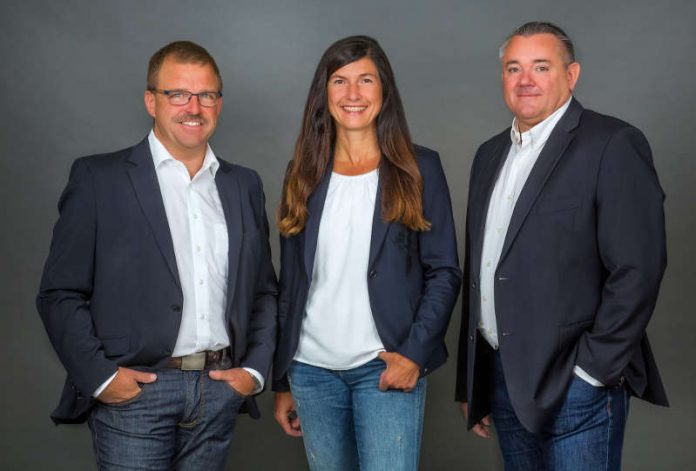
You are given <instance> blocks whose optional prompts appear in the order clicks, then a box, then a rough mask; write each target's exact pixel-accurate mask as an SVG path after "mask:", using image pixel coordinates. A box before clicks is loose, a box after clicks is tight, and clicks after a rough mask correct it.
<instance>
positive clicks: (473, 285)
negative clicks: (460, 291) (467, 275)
mask: <svg viewBox="0 0 696 471" xmlns="http://www.w3.org/2000/svg"><path fill="white" fill-rule="evenodd" d="M471 287H472V288H473V289H476V282H475V281H472V282H471Z"/></svg>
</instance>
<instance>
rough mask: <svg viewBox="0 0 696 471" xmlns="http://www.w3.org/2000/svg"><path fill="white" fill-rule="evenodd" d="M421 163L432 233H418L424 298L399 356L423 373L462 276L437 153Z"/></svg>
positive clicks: (425, 206)
mask: <svg viewBox="0 0 696 471" xmlns="http://www.w3.org/2000/svg"><path fill="white" fill-rule="evenodd" d="M419 151H420V152H423V150H420V149H419ZM419 160H420V170H421V175H422V177H423V213H424V215H425V218H426V219H427V220H428V221H429V222H430V223H431V229H430V230H429V231H422V232H419V233H418V242H419V244H418V249H419V259H420V263H421V266H422V267H423V279H424V282H423V291H422V293H423V294H422V296H421V299H420V304H419V306H418V310H417V312H416V316H415V320H414V322H413V324H412V325H411V329H410V332H409V335H408V337H407V338H406V339H405V341H404V342H403V343H402V344H401V345H400V346H399V347H398V348H397V352H398V353H400V354H401V355H404V356H405V357H407V358H409V359H411V360H412V361H414V362H415V363H416V364H418V366H420V367H421V368H422V369H423V368H424V367H425V366H426V365H427V362H428V358H429V357H430V354H431V353H432V352H433V350H434V349H435V348H436V347H437V346H439V345H440V344H441V343H442V341H443V339H444V336H445V332H446V331H447V326H448V324H449V320H450V316H451V315H452V309H453V308H454V304H455V302H456V301H457V296H458V294H459V287H460V284H461V279H462V273H461V270H460V268H459V258H458V256H457V239H456V232H455V227H454V218H453V216H452V203H451V201H450V195H449V188H448V186H447V180H446V178H445V173H444V171H443V170H442V165H441V163H440V157H439V155H438V154H437V153H436V152H433V151H427V154H426V155H423V156H421V157H420V158H419ZM425 372H426V371H424V373H425Z"/></svg>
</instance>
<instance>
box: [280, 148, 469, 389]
mask: <svg viewBox="0 0 696 471" xmlns="http://www.w3.org/2000/svg"><path fill="white" fill-rule="evenodd" d="M415 150H416V159H417V163H418V167H419V169H420V172H421V175H422V177H423V212H424V215H425V218H426V219H427V220H428V221H429V222H430V223H431V224H432V228H431V230H429V231H423V232H416V231H412V230H409V229H408V228H407V227H405V226H404V225H403V224H401V223H399V222H384V221H383V220H382V216H381V209H380V208H381V181H380V184H379V185H378V187H377V197H376V199H375V213H374V217H373V222H372V238H371V241H370V254H369V264H368V270H367V273H365V277H366V280H367V285H368V292H369V296H370V307H371V309H372V315H373V317H374V320H375V324H376V326H377V332H378V333H379V336H380V339H381V340H382V344H383V345H384V347H385V348H386V349H387V351H390V352H398V353H400V354H402V355H403V356H405V357H407V358H409V359H411V360H412V361H414V362H415V363H417V364H418V366H419V367H420V370H421V375H422V376H423V375H426V374H428V373H430V372H431V371H433V370H435V369H436V368H438V367H439V366H441V365H442V364H443V363H444V362H445V360H446V359H447V349H446V347H445V343H444V336H445V331H446V330H447V325H448V323H449V319H450V315H451V312H452V308H453V307H454V303H455V301H456V300H457V294H458V293H457V291H458V289H459V286H460V283H461V270H460V269H459V261H458V257H457V242H456V236H455V230H454V221H453V218H452V205H451V203H450V197H449V189H448V188H447V181H446V180H445V175H444V172H443V171H442V165H441V164H440V157H439V156H438V154H437V152H434V151H432V150H430V149H426V148H425V147H419V146H415ZM332 164H333V162H332V161H331V162H329V164H328V165H327V168H326V172H325V173H324V177H323V178H322V180H321V182H320V183H319V185H318V186H317V188H316V190H315V191H314V193H312V195H311V196H310V197H309V200H308V201H307V208H308V210H309V217H308V218H307V222H306V224H305V227H304V229H303V230H302V231H301V232H300V233H299V234H297V235H295V236H292V237H281V239H280V247H281V267H280V296H279V300H278V328H279V331H278V347H277V351H276V356H275V363H274V374H273V378H274V382H273V389H274V390H276V391H287V390H288V389H289V386H288V382H287V377H286V374H287V371H288V368H289V367H290V364H291V363H292V359H293V357H294V356H295V352H296V351H297V346H298V342H299V338H300V331H301V326H302V320H303V318H304V315H305V305H306V303H307V294H308V292H309V286H310V283H311V280H312V269H313V267H314V254H315V251H316V246H317V237H318V234H319V222H320V221H321V214H322V210H323V207H324V201H325V199H326V192H327V190H328V187H329V180H330V178H331V173H332V167H333V165H332Z"/></svg>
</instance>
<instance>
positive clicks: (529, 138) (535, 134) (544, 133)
mask: <svg viewBox="0 0 696 471" xmlns="http://www.w3.org/2000/svg"><path fill="white" fill-rule="evenodd" d="M572 99H573V97H572V96H571V97H570V98H568V101H566V102H565V103H564V104H563V105H562V106H561V107H560V108H558V109H557V110H556V111H554V112H553V113H551V115H549V116H548V117H547V118H546V119H545V120H543V121H542V122H540V123H538V124H537V125H535V126H533V127H531V128H529V129H528V130H526V131H525V132H519V131H518V130H517V118H514V119H513V120H512V127H511V128H510V139H511V140H512V143H513V144H514V145H516V146H517V147H518V148H519V147H522V146H524V145H527V143H529V145H531V146H532V148H533V149H535V150H538V149H540V148H541V147H542V146H543V145H544V144H546V141H547V140H548V138H549V136H550V135H551V131H553V128H555V127H556V124H558V121H560V120H561V117H562V116H563V114H564V113H565V112H566V110H567V109H568V107H569V106H570V101H571V100H572Z"/></svg>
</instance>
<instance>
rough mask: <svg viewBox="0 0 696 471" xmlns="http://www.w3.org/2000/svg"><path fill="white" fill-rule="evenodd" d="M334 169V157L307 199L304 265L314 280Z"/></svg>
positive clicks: (308, 277)
mask: <svg viewBox="0 0 696 471" xmlns="http://www.w3.org/2000/svg"><path fill="white" fill-rule="evenodd" d="M332 170H333V157H332V158H331V159H330V160H329V162H328V163H327V164H326V169H325V170H324V176H323V177H322V179H321V181H320V182H319V185H318V186H317V188H316V189H315V190H314V192H313V193H312V194H311V195H310V197H309V199H308V200H307V211H308V212H309V215H308V216H307V222H306V223H305V228H304V265H305V270H306V272H307V279H308V280H310V281H311V280H312V271H313V270H314V255H315V254H316V251H317V239H318V238H319V223H320V222H321V214H322V212H323V211H324V202H325V201H326V193H327V191H328V189H329V181H330V180H331V172H332Z"/></svg>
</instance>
